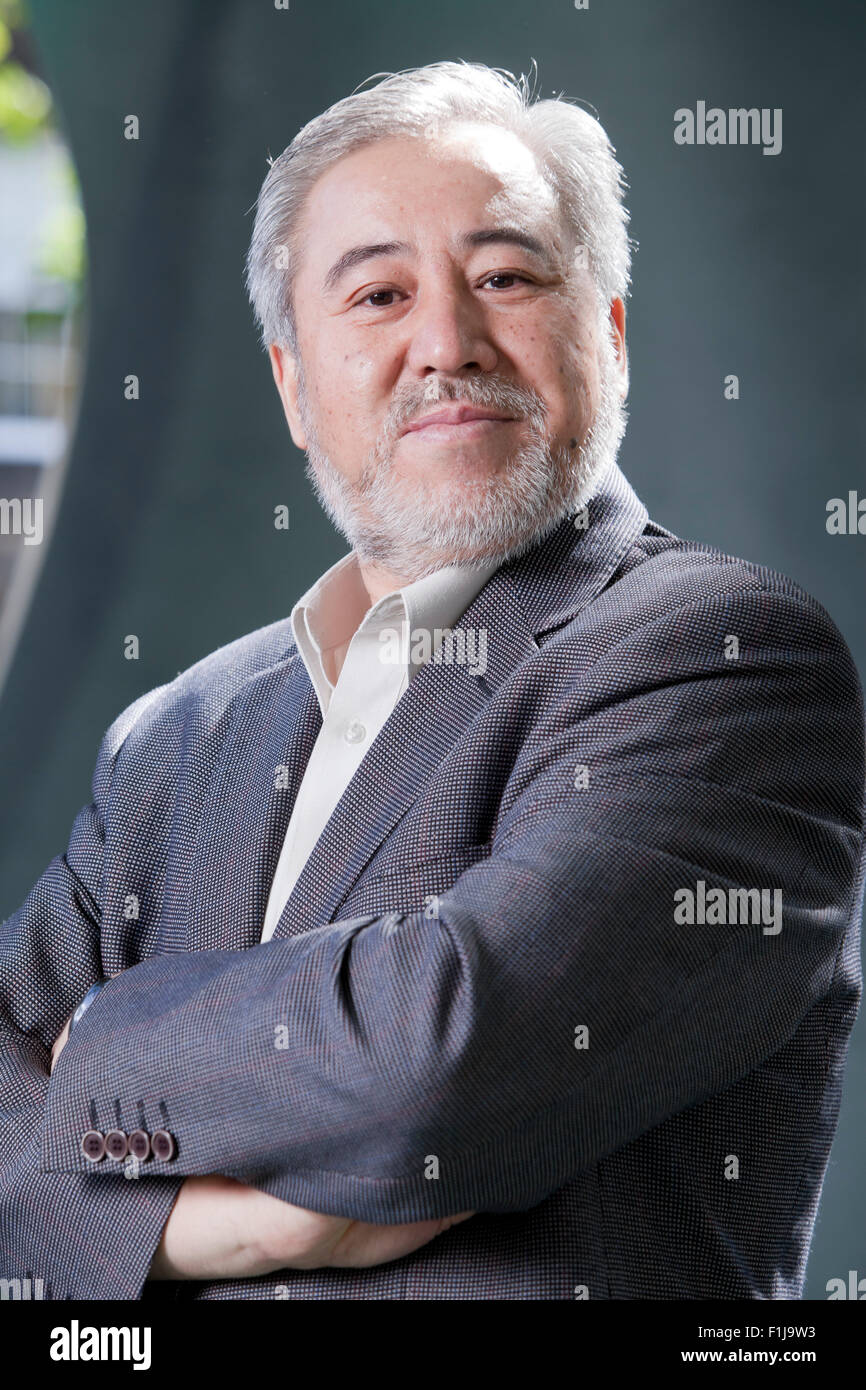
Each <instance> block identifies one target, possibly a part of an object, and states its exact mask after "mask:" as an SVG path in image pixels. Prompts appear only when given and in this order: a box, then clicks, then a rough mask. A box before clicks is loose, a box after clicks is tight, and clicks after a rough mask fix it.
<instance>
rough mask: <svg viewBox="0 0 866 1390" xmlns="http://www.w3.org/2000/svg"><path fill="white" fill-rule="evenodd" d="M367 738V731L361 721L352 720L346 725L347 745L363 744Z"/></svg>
mask: <svg viewBox="0 0 866 1390" xmlns="http://www.w3.org/2000/svg"><path fill="white" fill-rule="evenodd" d="M366 737H367V730H366V729H365V728H364V725H363V724H362V723H361V721H360V719H350V720H349V722H348V724H347V725H346V733H345V739H346V742H347V743H363V742H364V739H365V738H366Z"/></svg>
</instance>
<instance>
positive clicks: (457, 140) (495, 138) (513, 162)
mask: <svg viewBox="0 0 866 1390" xmlns="http://www.w3.org/2000/svg"><path fill="white" fill-rule="evenodd" d="M426 137H427V139H428V140H429V142H430V147H431V151H432V152H433V154H434V156H435V157H436V158H437V159H438V160H441V161H443V162H444V161H449V160H450V161H452V162H453V163H454V164H455V165H456V164H457V163H458V162H463V163H464V164H466V165H469V166H470V167H472V166H474V168H475V169H477V170H478V171H479V173H481V174H486V175H487V176H488V177H489V178H490V179H491V180H492V181H495V182H496V183H497V184H499V185H500V188H499V191H498V192H495V193H493V194H492V195H491V196H490V198H489V199H488V200H487V204H486V208H485V210H486V211H488V212H489V213H490V214H491V216H494V217H502V216H507V215H510V216H513V217H515V218H520V219H521V220H529V219H532V220H536V221H537V220H544V219H550V220H551V221H554V222H556V223H558V222H559V217H560V207H559V200H558V197H557V194H556V191H555V189H554V187H553V184H552V183H551V182H550V180H549V178H548V176H547V174H546V171H545V170H544V168H543V166H542V164H541V161H540V160H539V158H538V156H537V155H536V154H535V152H534V151H533V150H532V149H530V147H529V146H528V145H527V144H526V143H525V141H523V140H521V138H520V137H519V136H518V135H516V134H515V133H514V132H513V131H511V130H505V129H503V127H501V126H494V125H487V124H481V123H476V122H468V121H462V122H459V123H453V124H451V125H448V126H444V127H440V126H435V125H432V126H428V128H427V132H426Z"/></svg>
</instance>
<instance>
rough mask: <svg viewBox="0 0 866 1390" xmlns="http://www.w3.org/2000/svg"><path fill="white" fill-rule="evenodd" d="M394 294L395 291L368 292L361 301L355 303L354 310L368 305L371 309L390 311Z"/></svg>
mask: <svg viewBox="0 0 866 1390" xmlns="http://www.w3.org/2000/svg"><path fill="white" fill-rule="evenodd" d="M396 294H397V291H396V290H388V289H382V290H370V291H369V292H368V293H367V294H365V295H364V298H363V299H359V300H358V301H357V303H356V304H355V308H356V309H358V308H361V307H363V306H364V305H369V306H370V308H371V309H390V307H391V305H392V304H393V303H394V302H395V296H396Z"/></svg>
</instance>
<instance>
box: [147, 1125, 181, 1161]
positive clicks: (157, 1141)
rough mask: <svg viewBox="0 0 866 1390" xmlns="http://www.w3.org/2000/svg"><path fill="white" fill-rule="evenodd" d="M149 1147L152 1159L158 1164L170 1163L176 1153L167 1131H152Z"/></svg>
mask: <svg viewBox="0 0 866 1390" xmlns="http://www.w3.org/2000/svg"><path fill="white" fill-rule="evenodd" d="M150 1147H151V1151H152V1153H153V1156H154V1158H155V1159H157V1160H158V1161H159V1162H160V1163H170V1162H171V1160H172V1159H173V1158H174V1155H175V1152H176V1146H175V1142H174V1137H173V1136H172V1135H171V1134H169V1132H168V1130H167V1129H156V1130H154V1132H153V1134H152V1135H151V1138H150Z"/></svg>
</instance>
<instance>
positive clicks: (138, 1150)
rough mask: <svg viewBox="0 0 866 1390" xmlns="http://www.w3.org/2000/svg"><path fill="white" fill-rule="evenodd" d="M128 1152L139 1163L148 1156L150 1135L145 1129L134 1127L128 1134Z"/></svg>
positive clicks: (144, 1161)
mask: <svg viewBox="0 0 866 1390" xmlns="http://www.w3.org/2000/svg"><path fill="white" fill-rule="evenodd" d="M129 1152H130V1153H131V1154H132V1156H133V1158H135V1159H137V1160H138V1162H139V1163H146V1162H147V1160H148V1159H149V1158H150V1135H149V1134H148V1132H147V1130H146V1129H134V1130H133V1131H132V1133H131V1134H130V1136H129Z"/></svg>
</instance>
